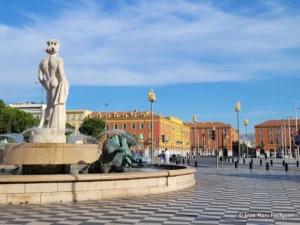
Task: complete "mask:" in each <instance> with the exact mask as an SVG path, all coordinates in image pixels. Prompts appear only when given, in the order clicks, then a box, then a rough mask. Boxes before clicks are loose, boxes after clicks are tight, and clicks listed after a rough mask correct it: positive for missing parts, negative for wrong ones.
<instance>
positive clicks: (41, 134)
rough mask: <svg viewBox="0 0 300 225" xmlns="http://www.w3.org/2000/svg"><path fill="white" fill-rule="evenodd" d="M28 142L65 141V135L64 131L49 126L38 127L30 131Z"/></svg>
mask: <svg viewBox="0 0 300 225" xmlns="http://www.w3.org/2000/svg"><path fill="white" fill-rule="evenodd" d="M29 142H30V143H66V142H67V137H66V135H65V131H60V130H56V129H51V128H38V129H36V130H34V131H32V133H31V136H30V139H29Z"/></svg>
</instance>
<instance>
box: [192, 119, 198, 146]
mask: <svg viewBox="0 0 300 225" xmlns="http://www.w3.org/2000/svg"><path fill="white" fill-rule="evenodd" d="M193 122H194V124H195V145H194V148H195V152H196V140H197V139H196V137H197V134H196V131H197V130H196V123H197V117H196V114H194V115H193Z"/></svg>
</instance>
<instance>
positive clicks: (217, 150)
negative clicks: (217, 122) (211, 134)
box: [215, 128, 219, 168]
mask: <svg viewBox="0 0 300 225" xmlns="http://www.w3.org/2000/svg"><path fill="white" fill-rule="evenodd" d="M215 148H216V160H217V168H218V167H219V162H218V158H219V157H218V156H219V149H218V128H216V130H215Z"/></svg>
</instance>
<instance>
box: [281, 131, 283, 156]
mask: <svg viewBox="0 0 300 225" xmlns="http://www.w3.org/2000/svg"><path fill="white" fill-rule="evenodd" d="M283 135H284V134H283V126H282V125H281V151H282V155H283V156H284V139H283Z"/></svg>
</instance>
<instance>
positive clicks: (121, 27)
mask: <svg viewBox="0 0 300 225" xmlns="http://www.w3.org/2000/svg"><path fill="white" fill-rule="evenodd" d="M0 4H1V7H0V49H1V53H2V54H0V65H1V66H0V98H2V99H3V100H4V101H5V102H6V103H14V102H24V101H36V102H39V101H40V98H41V97H40V86H39V85H37V84H34V81H37V67H38V64H39V62H40V61H41V60H42V59H43V58H44V57H45V56H46V53H45V52H44V51H43V49H44V48H45V47H46V41H47V40H49V39H58V40H59V41H60V45H61V51H60V56H61V57H62V58H63V59H64V61H65V72H66V76H67V78H68V80H69V82H70V85H71V86H70V92H69V97H68V102H67V108H68V109H88V110H91V111H104V106H103V105H101V102H107V103H109V106H108V110H110V111H127V110H133V109H140V110H149V109H150V104H149V102H147V93H148V91H149V89H150V88H153V89H154V91H155V93H156V95H157V99H158V101H157V102H156V103H155V105H154V111H155V112H156V113H158V112H159V113H162V114H163V115H165V116H169V115H173V116H177V117H179V118H182V119H183V120H185V121H190V120H191V119H192V115H193V114H194V113H195V114H197V117H198V120H199V121H221V122H224V123H228V124H232V125H233V126H234V127H237V122H236V113H235V112H234V108H235V103H236V101H237V100H239V101H240V102H241V104H242V111H241V113H240V118H241V123H242V120H243V119H245V118H248V120H249V123H250V124H249V131H250V132H252V131H253V125H255V124H258V123H260V122H262V121H264V120H267V119H283V118H286V117H287V116H294V111H293V110H292V109H293V107H294V106H295V105H297V106H298V107H300V98H299V97H298V96H299V94H298V93H299V92H298V91H297V90H298V87H299V82H300V79H299V78H300V63H299V62H300V38H299V37H300V17H299V15H300V14H299V11H300V2H299V1H297V0H294V1H292V0H285V1H283V0H282V1H276V0H273V1H258V0H256V1H255V0H243V1H240V0H227V1H208V0H203V1H200V0H199V1H196V0H193V1H192V0H189V1H188V0H186V1H184V0H182V1H180V0H172V1H171V0H170V1H163V0H162V1H154V0H153V1H143V0H139V1H134V0H128V1H109V0H107V1H93V0H84V1H83V0H82V1H80V0H78V1H66V0H43V1H37V0H27V1H23V0H10V1H1V2H0ZM241 129H242V133H243V129H244V127H243V126H241Z"/></svg>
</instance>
